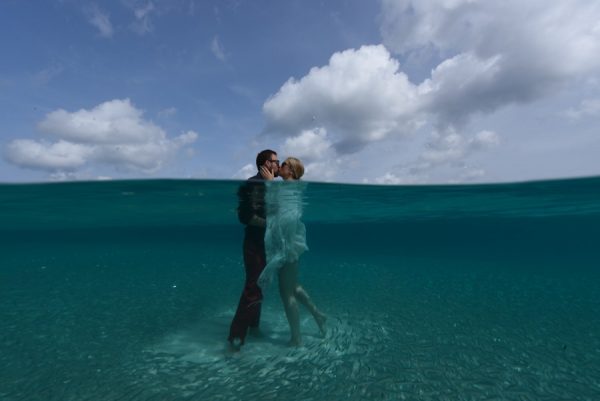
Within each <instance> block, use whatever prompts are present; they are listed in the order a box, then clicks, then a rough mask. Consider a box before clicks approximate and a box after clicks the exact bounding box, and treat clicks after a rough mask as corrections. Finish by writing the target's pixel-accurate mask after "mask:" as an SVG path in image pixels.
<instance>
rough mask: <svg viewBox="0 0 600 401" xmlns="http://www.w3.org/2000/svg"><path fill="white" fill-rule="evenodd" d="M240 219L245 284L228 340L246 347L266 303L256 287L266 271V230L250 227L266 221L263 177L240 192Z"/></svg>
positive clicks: (256, 178)
mask: <svg viewBox="0 0 600 401" xmlns="http://www.w3.org/2000/svg"><path fill="white" fill-rule="evenodd" d="M238 199H239V205H238V218H239V220H240V222H241V223H242V224H244V225H245V226H246V227H245V233H244V245H243V251H244V268H245V270H246V282H245V284H244V290H243V291H242V295H241V297H240V302H239V304H238V307H237V310H236V312H235V316H234V317H233V321H232V322H231V327H230V329H229V337H228V340H229V341H230V342H231V341H233V340H234V339H235V338H239V339H240V340H241V343H242V344H244V341H245V339H246V334H247V332H248V328H249V327H258V324H259V322H260V310H261V303H262V299H263V295H262V290H261V289H260V287H259V286H258V284H257V281H258V277H259V276H260V274H261V273H262V271H263V269H264V268H265V265H266V264H267V262H266V255H265V230H266V228H265V227H258V226H254V225H250V220H251V219H252V218H253V217H254V216H258V217H260V218H263V219H264V218H266V211H265V183H264V179H263V177H262V176H261V175H260V174H256V175H255V176H254V177H250V178H249V179H248V180H247V181H246V182H245V183H244V184H242V185H241V186H240V188H239V190H238Z"/></svg>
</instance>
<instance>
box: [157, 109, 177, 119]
mask: <svg viewBox="0 0 600 401" xmlns="http://www.w3.org/2000/svg"><path fill="white" fill-rule="evenodd" d="M175 114H177V109H176V108H175V107H168V108H166V109H163V110H161V111H159V112H158V116H159V117H172V116H174V115H175Z"/></svg>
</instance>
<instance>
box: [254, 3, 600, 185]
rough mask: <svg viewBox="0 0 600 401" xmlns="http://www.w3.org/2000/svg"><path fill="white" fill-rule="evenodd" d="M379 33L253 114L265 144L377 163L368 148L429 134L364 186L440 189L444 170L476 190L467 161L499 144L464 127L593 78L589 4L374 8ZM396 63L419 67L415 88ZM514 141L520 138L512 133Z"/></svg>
mask: <svg viewBox="0 0 600 401" xmlns="http://www.w3.org/2000/svg"><path fill="white" fill-rule="evenodd" d="M381 21H382V25H381V33H382V37H383V44H382V45H375V46H363V47H361V48H359V49H350V50H346V51H342V52H338V53H335V54H333V55H332V56H331V58H330V60H329V62H328V63H327V64H326V65H324V66H321V67H314V68H312V69H311V70H310V71H309V72H308V73H307V74H306V75H305V76H304V77H301V78H299V79H295V78H290V79H289V80H288V81H287V82H286V83H284V84H283V85H282V86H281V88H280V89H279V91H277V92H276V93H275V94H274V95H273V96H271V97H270V98H269V99H268V100H267V101H266V102H265V103H264V105H263V113H264V115H265V118H266V128H265V132H266V133H267V134H271V135H274V136H279V138H281V140H282V143H283V144H284V145H283V146H284V148H285V147H286V146H289V145H290V144H292V143H296V142H298V141H299V138H300V137H301V135H303V133H304V132H307V131H310V132H316V130H323V131H324V132H326V133H327V140H328V141H329V143H330V145H331V148H330V151H331V152H332V153H334V154H337V155H339V156H340V157H347V156H348V155H351V154H352V155H353V157H354V158H355V159H359V160H360V159H361V157H363V156H364V155H367V154H369V153H372V152H368V151H367V150H368V148H369V149H370V148H377V149H380V150H384V151H385V145H381V146H380V145H377V144H391V143H397V140H398V139H402V138H404V139H407V138H415V136H416V135H417V134H418V135H423V134H425V135H427V134H430V135H432V137H431V139H430V140H429V141H427V144H426V146H425V147H424V148H423V149H421V150H418V149H413V148H411V153H412V154H416V155H417V156H416V157H414V159H413V161H412V162H410V161H408V162H401V163H398V162H397V161H396V163H395V165H394V166H392V165H390V163H389V162H388V163H387V166H386V167H385V168H382V169H381V170H382V171H380V172H379V173H377V172H374V169H371V171H370V177H371V178H368V179H370V180H371V182H373V181H374V180H379V181H378V182H424V181H428V180H438V179H439V177H440V176H441V175H440V174H439V172H440V171H442V170H443V171H444V174H445V178H444V180H445V181H452V180H454V179H457V180H480V179H482V178H483V177H484V176H485V174H486V172H485V169H483V168H482V167H480V166H472V165H471V163H470V160H471V158H472V157H473V155H474V154H476V153H478V152H483V151H485V150H489V149H492V148H494V147H495V145H497V144H498V143H499V137H498V135H497V134H495V133H494V132H493V131H494V128H495V127H493V126H492V127H489V128H491V129H487V130H484V131H481V132H479V133H477V134H473V133H472V131H471V130H470V129H469V124H470V123H471V121H472V119H473V117H474V116H477V118H478V123H479V126H480V127H481V121H492V122H494V123H498V120H497V119H496V120H493V119H492V118H487V120H486V119H485V116H486V115H490V114H492V113H495V112H496V111H498V110H500V109H504V110H511V108H510V107H507V106H509V105H510V106H513V108H512V110H514V109H518V107H519V104H523V103H531V102H535V101H539V100H542V99H546V98H550V97H552V96H557V95H559V94H560V93H562V91H563V90H564V89H565V88H567V87H572V86H580V85H585V83H586V82H590V81H594V80H595V79H596V80H597V77H598V76H600V22H599V21H600V3H598V2H589V1H587V0H571V1H566V0H559V1H557V2H550V3H548V2H545V1H541V0H531V1H527V2H525V3H523V2H521V1H517V0H507V1H502V2H492V1H483V0H419V1H412V0H382V12H381ZM388 49H389V50H388ZM390 51H391V52H392V53H390ZM392 54H395V55H397V56H393V55H392ZM396 57H398V58H396ZM398 60H406V61H407V62H409V63H412V64H414V63H417V64H418V65H417V66H415V65H411V67H410V68H409V69H407V70H406V71H412V72H411V74H413V75H415V76H419V77H420V78H419V81H416V80H415V81H411V80H410V78H409V75H407V72H406V71H404V70H403V69H402V66H401V65H400V62H399V61H398ZM424 68H426V70H429V71H430V73H429V74H426V73H424ZM590 90H591V89H590V88H588V92H587V93H591V92H590ZM592 96H593V95H592ZM588 97H589V95H588ZM546 104H550V103H546ZM599 104H600V103H598V102H596V101H595V100H592V99H589V100H586V101H584V102H582V103H581V105H579V106H576V107H572V108H570V109H568V110H567V112H566V115H567V116H569V117H571V118H573V119H580V118H582V117H585V116H595V115H600V111H599V110H600V106H599ZM515 106H516V107H515ZM545 111H547V113H546V115H553V114H561V113H563V114H564V112H562V111H560V110H559V111H557V110H545ZM507 113H508V115H511V112H507ZM513 114H514V113H513ZM532 118H533V117H532ZM516 124H517V123H516V122H515V123H514V124H513V123H507V122H506V121H504V122H503V123H502V124H501V126H503V128H502V129H503V130H505V129H506V128H505V127H504V126H510V128H513V126H514V125H516ZM529 126H531V124H529ZM483 128H486V127H483ZM480 129H481V128H480ZM469 131H471V132H469ZM554 131H555V130H554ZM407 134H413V135H407ZM304 135H306V134H304ZM517 135H523V136H526V135H528V132H522V130H518V129H515V130H514V132H512V130H511V137H516V136H517ZM313 139H314V138H313ZM511 139H512V138H511ZM413 142H414V143H418V144H421V143H422V142H423V140H420V141H419V140H418V139H417V140H415V141H413ZM301 149H302V148H301ZM315 149H316V148H315ZM399 149H400V148H399ZM308 154H310V152H309V153H308ZM390 154H391V153H390ZM404 156H407V154H404ZM363 165H365V166H366V167H368V168H370V167H369V166H368V163H363ZM451 170H452V173H450V171H451ZM372 177H379V178H376V179H375V178H372Z"/></svg>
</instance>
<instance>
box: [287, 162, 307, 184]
mask: <svg viewBox="0 0 600 401" xmlns="http://www.w3.org/2000/svg"><path fill="white" fill-rule="evenodd" d="M285 163H286V164H287V165H288V166H290V170H292V173H293V174H294V178H295V179H297V180H299V179H300V177H302V176H303V175H304V164H302V162H301V161H300V159H296V158H295V157H288V158H287V159H285Z"/></svg>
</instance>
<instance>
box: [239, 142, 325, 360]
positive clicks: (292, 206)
mask: <svg viewBox="0 0 600 401" xmlns="http://www.w3.org/2000/svg"><path fill="white" fill-rule="evenodd" d="M256 167H257V169H258V173H257V174H256V175H255V176H253V177H250V178H249V179H248V180H247V181H246V182H245V183H244V184H242V185H241V186H240V189H239V191H238V198H239V206H238V217H239V220H240V222H241V223H242V224H244V225H245V233H244V244H243V252H244V268H245V271H246V281H245V284H244V289H243V291H242V295H241V297H240V302H239V304H238V307H237V310H236V313H235V316H234V318H233V321H232V322H231V327H230V330H229V337H228V340H229V342H230V343H231V344H232V346H234V347H235V348H239V346H240V345H243V344H244V342H245V339H246V334H247V333H248V331H250V332H257V333H258V326H259V322H260V311H261V304H262V299H263V294H262V288H264V287H265V286H267V285H268V284H269V283H270V282H271V280H272V279H273V278H274V277H277V278H278V281H279V293H280V295H281V300H282V302H283V306H284V309H285V314H286V317H287V320H288V323H289V325H290V332H291V339H290V345H292V346H298V345H300V344H301V335H300V316H299V311H298V304H302V305H304V306H305V307H306V308H307V309H308V310H309V311H310V313H311V314H312V315H313V317H314V319H315V321H316V323H317V325H318V327H319V330H320V332H321V334H322V335H324V334H325V320H326V316H325V315H324V314H323V313H321V311H319V309H317V307H316V306H315V304H314V303H313V302H312V300H311V299H310V297H309V296H308V294H307V293H306V291H305V290H304V288H302V286H300V284H299V283H298V261H299V258H300V255H301V254H302V253H304V251H306V250H307V249H308V248H307V246H306V229H305V227H304V224H303V223H302V221H301V217H302V191H303V183H301V182H299V180H300V178H301V177H302V175H303V174H304V166H303V164H302V162H301V161H300V160H298V159H296V158H294V157H289V158H287V159H286V160H285V161H284V162H283V163H281V165H280V164H279V160H278V159H277V153H276V152H275V151H273V150H270V149H266V150H263V151H262V152H260V153H259V154H258V155H257V156H256ZM276 177H281V178H282V179H283V180H284V181H285V182H283V183H281V182H277V183H275V182H274V180H275V178H276Z"/></svg>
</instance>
